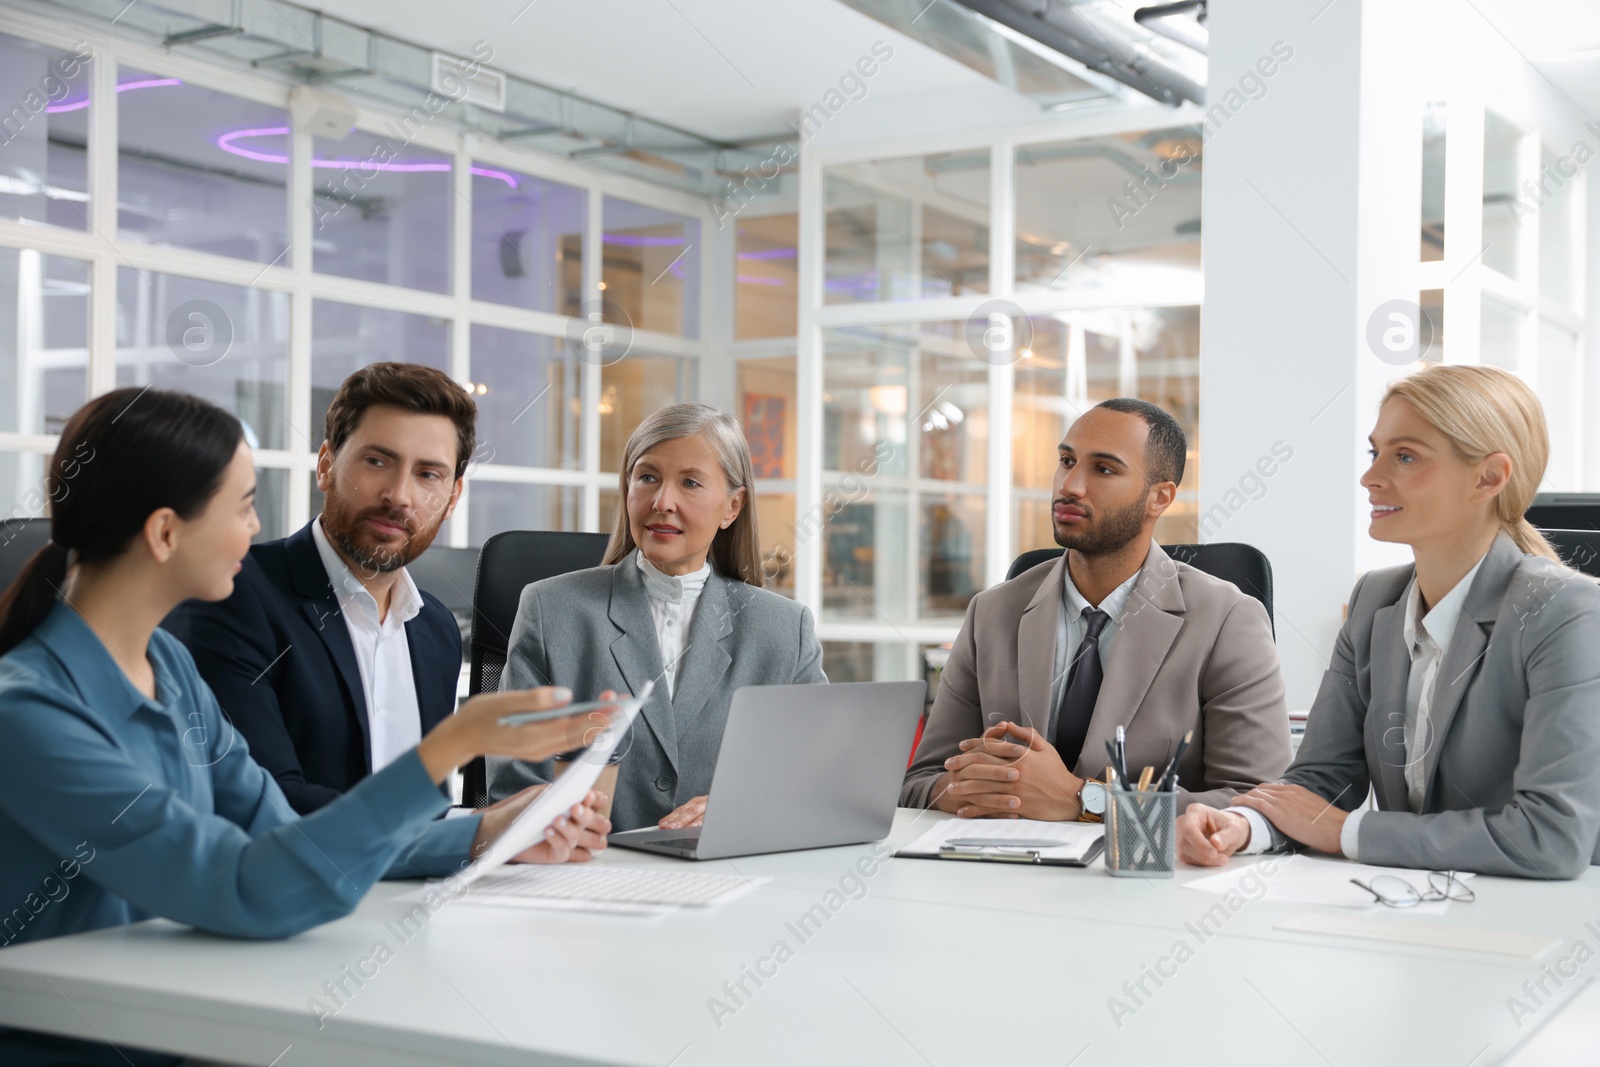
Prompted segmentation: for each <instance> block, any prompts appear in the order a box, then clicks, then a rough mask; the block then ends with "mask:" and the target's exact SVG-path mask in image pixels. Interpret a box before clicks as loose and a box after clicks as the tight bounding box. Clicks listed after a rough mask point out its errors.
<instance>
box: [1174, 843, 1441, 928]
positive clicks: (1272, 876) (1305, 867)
mask: <svg viewBox="0 0 1600 1067" xmlns="http://www.w3.org/2000/svg"><path fill="white" fill-rule="evenodd" d="M1385 874H1387V875H1392V876H1394V877H1396V878H1399V879H1400V880H1401V881H1404V882H1407V883H1409V884H1410V885H1411V886H1413V887H1414V888H1415V889H1416V890H1417V892H1418V893H1423V892H1426V891H1427V888H1428V872H1427V871H1416V870H1411V869H1409V868H1405V867H1373V866H1371V865H1370V864H1366V863H1351V862H1350V861H1349V860H1337V859H1317V858H1315V857H1313V856H1303V855H1294V856H1269V857H1267V858H1266V860H1264V861H1263V862H1261V863H1254V864H1251V865H1250V866H1248V867H1238V868H1235V869H1232V870H1226V871H1222V872H1220V873H1218V874H1212V875H1207V876H1206V877H1204V878H1196V879H1194V880H1193V881H1190V882H1185V883H1183V887H1184V888H1185V889H1198V890H1200V891H1201V892H1204V893H1227V892H1229V891H1236V892H1238V893H1239V894H1240V895H1242V896H1243V897H1245V898H1246V899H1247V900H1271V901H1277V902H1280V903H1288V904H1322V905H1325V906H1328V907H1336V908H1369V909H1370V908H1381V909H1382V910H1384V911H1395V912H1400V911H1403V912H1405V913H1406V914H1407V915H1442V914H1444V912H1445V909H1446V904H1447V902H1446V901H1435V902H1431V903H1426V904H1415V905H1412V906H1411V907H1409V908H1391V907H1388V906H1387V905H1384V904H1380V903H1378V901H1377V899H1376V898H1374V897H1373V895H1372V894H1371V893H1369V892H1367V891H1366V890H1365V889H1362V888H1361V887H1360V886H1358V885H1354V884H1352V883H1351V881H1350V879H1352V878H1359V879H1360V880H1361V881H1363V882H1369V883H1370V882H1371V881H1372V879H1374V878H1377V877H1379V876H1381V875H1385ZM1456 877H1457V878H1459V879H1468V878H1471V877H1472V874H1471V873H1470V872H1457V874H1456Z"/></svg>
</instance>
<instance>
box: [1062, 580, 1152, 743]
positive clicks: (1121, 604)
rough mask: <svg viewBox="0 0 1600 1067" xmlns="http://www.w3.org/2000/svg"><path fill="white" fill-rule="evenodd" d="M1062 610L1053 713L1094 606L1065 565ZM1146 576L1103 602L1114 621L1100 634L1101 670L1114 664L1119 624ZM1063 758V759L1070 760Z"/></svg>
mask: <svg viewBox="0 0 1600 1067" xmlns="http://www.w3.org/2000/svg"><path fill="white" fill-rule="evenodd" d="M1061 572H1062V574H1061V578H1062V580H1061V609H1060V610H1059V611H1058V612H1057V613H1056V656H1055V669H1054V670H1053V671H1052V672H1051V675H1050V711H1051V713H1052V714H1054V712H1055V710H1056V709H1057V708H1059V707H1061V694H1062V691H1063V690H1065V689H1066V686H1067V673H1068V671H1069V669H1070V668H1071V667H1072V658H1073V656H1075V655H1077V652H1078V646H1079V645H1081V644H1082V643H1083V638H1084V635H1085V634H1087V633H1088V632H1089V624H1088V623H1086V622H1085V621H1084V619H1083V609H1084V608H1089V607H1094V606H1095V605H1093V604H1090V603H1089V602H1088V601H1087V600H1085V599H1084V597H1083V594H1082V593H1080V592H1078V587H1077V586H1076V585H1074V584H1073V581H1072V570H1071V568H1069V567H1068V566H1067V565H1066V564H1065V563H1063V564H1062V565H1061ZM1143 573H1144V567H1143V566H1141V567H1140V568H1139V569H1138V570H1136V571H1134V572H1133V576H1132V577H1131V578H1129V579H1128V580H1127V581H1125V582H1123V583H1122V584H1121V585H1119V586H1117V587H1116V588H1115V589H1113V590H1111V592H1109V593H1107V594H1106V596H1105V599H1104V600H1102V601H1100V604H1099V609H1100V610H1101V611H1103V612H1105V613H1106V614H1107V615H1108V616H1110V619H1109V620H1108V621H1107V622H1106V624H1105V626H1104V628H1102V629H1101V631H1100V669H1101V671H1102V672H1104V670H1105V667H1106V664H1108V663H1110V662H1111V642H1112V640H1113V639H1114V638H1115V637H1116V636H1117V630H1118V629H1119V626H1118V624H1119V623H1120V622H1121V621H1122V616H1123V615H1124V614H1125V613H1126V612H1127V610H1128V598H1129V597H1130V596H1132V595H1133V586H1134V583H1135V582H1137V581H1138V580H1139V575H1141V574H1143ZM1068 758H1070V757H1068V756H1065V755H1064V756H1062V759H1063V760H1065V759H1068Z"/></svg>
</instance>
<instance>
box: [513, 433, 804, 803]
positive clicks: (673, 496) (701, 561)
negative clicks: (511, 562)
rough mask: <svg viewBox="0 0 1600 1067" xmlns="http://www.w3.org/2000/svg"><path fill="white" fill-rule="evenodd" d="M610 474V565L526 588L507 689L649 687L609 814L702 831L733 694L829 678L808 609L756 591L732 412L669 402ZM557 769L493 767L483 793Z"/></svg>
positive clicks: (745, 449) (745, 468)
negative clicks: (613, 493) (614, 497)
mask: <svg viewBox="0 0 1600 1067" xmlns="http://www.w3.org/2000/svg"><path fill="white" fill-rule="evenodd" d="M619 481H620V486H619V488H620V490H621V499H622V503H621V505H620V506H619V507H618V509H617V514H616V518H615V521H614V522H613V524H612V529H611V543H610V544H609V545H608V546H607V548H606V555H605V563H604V564H603V565H602V566H600V567H596V568H593V569H590V570H584V571H577V572H574V573H572V574H564V575H560V576H558V577H555V578H547V579H545V580H544V581H542V582H535V583H533V584H532V585H530V586H528V587H527V588H526V589H524V590H523V592H522V600H521V602H520V604H519V605H518V607H517V618H516V622H515V624H514V625H513V627H512V630H511V640H510V645H509V649H508V655H507V658H506V667H505V673H504V674H503V675H502V676H501V685H502V686H511V687H516V688H523V687H527V686H538V685H563V686H566V687H567V688H569V689H571V690H572V691H573V692H575V693H578V694H579V695H580V696H595V695H598V694H601V693H602V692H603V691H605V690H616V691H618V692H630V693H637V692H639V691H640V689H641V688H642V687H643V686H644V684H645V683H646V682H649V681H652V680H654V681H655V683H656V688H655V691H654V692H653V693H652V694H651V695H650V699H649V700H648V701H647V702H646V703H645V705H644V708H643V709H642V711H641V713H640V716H639V718H638V719H636V720H635V721H634V724H633V727H632V729H631V730H630V732H629V735H628V737H627V739H626V740H625V741H624V742H623V744H622V746H621V752H622V754H621V757H620V763H619V766H618V770H617V781H616V786H615V788H614V795H615V800H614V802H613V804H612V808H611V821H612V823H613V824H614V825H615V826H616V827H617V829H619V830H631V829H635V828H637V827H641V826H650V825H659V826H661V827H663V828H677V827H685V826H697V825H699V823H700V819H701V816H702V815H703V814H704V813H705V801H706V797H705V794H706V792H707V791H708V790H709V789H710V787H711V772H712V770H713V768H715V766H716V762H717V752H718V750H719V749H720V748H721V745H722V731H723V727H724V726H725V725H726V724H727V721H728V707H729V705H730V704H731V703H732V701H733V693H734V690H736V689H738V688H739V687H740V686H746V685H787V684H792V683H808V682H826V681H827V677H826V676H825V675H824V674H823V673H822V646H821V644H820V643H819V642H818V641H817V635H816V629H815V627H814V626H813V625H812V621H811V612H810V611H809V610H807V609H806V608H804V607H802V606H801V605H799V604H797V603H795V602H794V601H792V600H789V599H788V598H786V597H783V596H780V595H778V594H777V593H772V592H768V591H767V590H765V589H763V588H762V585H763V574H762V569H761V553H760V538H759V536H758V534H757V530H756V511H755V507H754V500H753V495H754V493H755V475H754V471H753V469H752V467H751V463H750V448H749V445H748V444H747V443H746V441H745V437H744V433H743V432H742V431H741V430H740V428H739V424H738V423H737V422H735V421H734V420H733V418H732V417H731V416H729V415H726V414H723V413H722V412H720V411H718V410H717V409H715V408H712V407H708V406H706V405H704V404H675V405H673V406H670V407H666V408H662V409H661V410H659V411H657V412H656V413H655V414H653V415H651V416H650V417H649V418H647V419H645V421H644V422H642V423H641V424H640V425H639V427H638V428H637V429H636V430H634V431H633V434H632V435H631V436H630V437H629V438H628V444H627V447H626V448H625V449H624V450H623V456H622V473H621V476H620V479H619ZM773 758H774V759H781V758H782V755H781V753H773ZM554 773H555V768H554V766H553V765H552V764H550V763H545V764H529V763H523V762H518V761H512V760H490V761H489V791H490V795H491V796H495V797H502V796H508V795H510V794H512V793H514V792H516V791H517V790H519V789H522V788H524V787H526V786H528V785H532V784H536V783H539V782H543V781H548V780H549V778H550V776H551V775H552V774H554Z"/></svg>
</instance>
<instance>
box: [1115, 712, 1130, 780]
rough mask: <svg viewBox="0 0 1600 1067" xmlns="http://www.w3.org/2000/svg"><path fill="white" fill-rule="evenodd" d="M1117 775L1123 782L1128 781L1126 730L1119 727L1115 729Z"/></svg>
mask: <svg viewBox="0 0 1600 1067" xmlns="http://www.w3.org/2000/svg"><path fill="white" fill-rule="evenodd" d="M1117 774H1118V775H1120V776H1121V777H1122V780H1123V781H1124V782H1126V781H1127V780H1128V730H1127V728H1126V727H1124V726H1121V725H1119V726H1118V727H1117Z"/></svg>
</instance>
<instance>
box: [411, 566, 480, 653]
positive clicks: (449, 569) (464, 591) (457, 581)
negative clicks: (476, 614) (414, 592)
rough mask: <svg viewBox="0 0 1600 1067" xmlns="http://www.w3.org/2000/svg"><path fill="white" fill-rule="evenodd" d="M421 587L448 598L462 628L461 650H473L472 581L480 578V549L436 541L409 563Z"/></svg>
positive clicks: (452, 612) (451, 609) (442, 598)
mask: <svg viewBox="0 0 1600 1067" xmlns="http://www.w3.org/2000/svg"><path fill="white" fill-rule="evenodd" d="M406 573H407V574H409V575H411V580H412V581H413V582H415V583H416V584H417V588H418V589H420V590H422V591H423V592H424V593H431V594H433V595H434V596H436V597H438V598H439V599H440V600H441V601H443V602H444V606H445V607H447V608H449V609H450V614H452V615H454V616H455V617H456V625H457V626H458V627H460V628H461V652H462V655H464V656H470V655H471V654H472V646H471V639H472V585H473V583H474V582H476V581H477V579H478V550H477V549H475V548H445V547H443V546H441V545H434V546H432V547H431V548H429V549H428V551H426V552H424V553H423V554H422V555H420V556H418V557H417V558H416V559H414V560H412V561H411V562H410V563H408V564H406Z"/></svg>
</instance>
